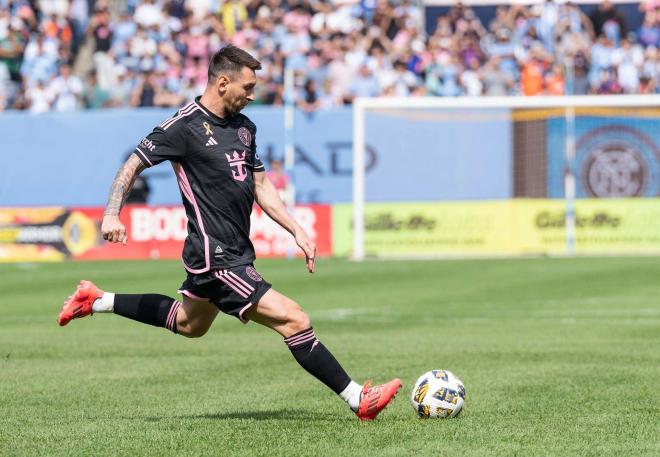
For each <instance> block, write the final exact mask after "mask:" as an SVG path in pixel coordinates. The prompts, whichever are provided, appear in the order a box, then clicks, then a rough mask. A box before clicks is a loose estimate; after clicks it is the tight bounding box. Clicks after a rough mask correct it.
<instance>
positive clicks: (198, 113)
mask: <svg viewBox="0 0 660 457" xmlns="http://www.w3.org/2000/svg"><path fill="white" fill-rule="evenodd" d="M199 98H200V97H197V98H196V99H195V101H194V102H192V103H190V104H188V105H186V106H184V107H183V108H181V109H180V110H179V111H177V113H176V114H175V115H174V116H173V117H171V118H169V119H167V120H166V121H165V122H163V123H162V124H160V125H159V126H158V127H156V128H154V130H153V131H152V132H151V133H150V134H149V136H147V137H146V138H145V139H143V140H142V142H141V143H140V144H139V145H138V147H137V148H136V151H135V153H136V154H137V156H138V157H139V158H140V160H141V161H142V163H143V164H144V165H145V166H146V167H151V166H154V165H156V164H159V163H160V162H163V161H165V160H169V161H170V162H171V163H172V167H173V168H174V172H175V174H176V177H177V180H178V182H179V188H180V190H181V198H182V200H183V204H184V206H185V208H186V214H187V216H188V237H187V238H186V242H185V244H184V247H183V254H182V260H183V264H184V266H185V267H186V269H187V270H188V271H189V272H190V273H195V274H198V273H204V272H207V271H209V270H210V269H215V268H229V267H234V266H237V265H245V264H250V263H252V262H253V261H254V259H255V254H254V247H253V246H252V242H251V241H250V238H249V235H250V213H251V212H252V205H253V204H254V178H253V176H252V172H253V171H264V165H263V163H262V162H261V160H260V159H259V156H258V155H257V146H256V143H255V135H256V132H257V128H256V126H255V125H254V124H253V123H252V122H251V121H250V120H249V119H248V118H247V117H246V116H244V115H243V114H237V115H235V116H232V117H230V118H228V119H222V118H220V117H218V116H216V115H214V114H213V113H211V112H210V111H209V110H208V109H206V108H205V107H204V106H203V105H202V104H201V103H200V101H199Z"/></svg>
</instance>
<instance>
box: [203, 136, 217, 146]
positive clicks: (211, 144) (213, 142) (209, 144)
mask: <svg viewBox="0 0 660 457" xmlns="http://www.w3.org/2000/svg"><path fill="white" fill-rule="evenodd" d="M216 144H218V142H217V141H215V138H213V137H211V138H209V140H208V141H207V142H206V145H207V146H215V145H216Z"/></svg>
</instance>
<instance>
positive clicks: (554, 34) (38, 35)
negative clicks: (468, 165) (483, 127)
mask: <svg viewBox="0 0 660 457" xmlns="http://www.w3.org/2000/svg"><path fill="white" fill-rule="evenodd" d="M639 8H640V16H639V17H640V18H642V19H640V20H639V21H638V22H639V24H637V26H636V27H634V28H631V27H629V26H628V25H627V22H626V20H625V19H626V18H625V17H624V13H623V12H622V11H621V10H620V9H619V6H618V5H615V4H612V3H609V2H604V3H602V4H600V5H598V7H597V8H594V9H592V11H591V13H590V14H588V15H587V14H585V12H584V11H583V10H582V9H581V8H580V7H579V6H577V5H575V4H572V3H561V4H559V3H555V2H554V1H552V0H550V1H547V2H545V3H538V4H534V5H531V6H520V5H502V6H499V7H497V9H496V11H495V14H494V15H492V16H491V17H490V18H489V19H488V20H483V19H482V18H481V17H480V16H479V15H478V14H476V13H475V10H474V9H472V8H470V7H468V6H465V5H462V4H460V3H459V4H456V5H454V6H453V7H451V8H447V10H446V11H445V13H444V14H441V15H439V16H438V17H437V20H435V21H434V23H433V24H432V25H431V26H429V25H428V24H427V23H425V11H424V6H423V4H420V3H419V2H418V1H414V0H360V1H357V0H337V1H320V0H288V1H287V0H127V1H121V2H109V3H108V2H107V0H96V1H94V0H0V110H6V109H17V110H30V111H31V112H34V113H41V112H46V111H51V110H55V111H62V112H64V111H72V110H79V109H84V108H88V109H95V108H102V107H129V106H130V107H146V106H161V107H162V106H165V107H167V106H172V107H174V106H179V105H181V104H182V103H184V102H186V100H189V99H191V98H192V97H194V96H195V95H197V94H199V93H201V92H202V90H203V88H204V86H205V84H206V72H207V64H208V60H209V57H210V56H211V55H212V53H213V52H214V51H215V50H217V49H219V48H220V47H221V46H223V45H224V44H226V43H233V44H235V45H237V46H239V47H242V48H244V49H246V50H248V51H249V52H250V53H252V54H253V55H254V56H255V57H257V58H258V59H259V60H261V62H262V65H263V70H261V71H260V72H259V73H258V77H259V80H260V84H258V86H257V90H258V92H257V101H256V103H258V104H268V105H277V104H282V103H283V101H284V73H285V71H284V70H285V67H286V68H290V69H291V70H292V72H293V74H294V75H295V78H294V80H295V100H296V103H297V105H298V106H299V107H300V108H301V109H304V110H309V111H312V110H315V109H318V108H325V107H335V106H341V105H344V104H350V103H351V100H352V99H353V98H354V97H358V96H377V95H380V96H459V95H470V96H478V95H521V94H523V95H560V94H592V93H593V94H620V93H639V94H646V93H656V92H658V91H660V86H659V85H658V84H657V80H658V73H659V72H660V56H659V54H658V45H659V44H660V0H649V1H647V2H646V3H642V4H640V5H639Z"/></svg>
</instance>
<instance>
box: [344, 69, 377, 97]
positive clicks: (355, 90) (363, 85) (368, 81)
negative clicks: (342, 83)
mask: <svg viewBox="0 0 660 457" xmlns="http://www.w3.org/2000/svg"><path fill="white" fill-rule="evenodd" d="M350 92H351V96H352V97H376V96H377V95H378V94H380V84H379V83H378V79H377V78H376V77H375V76H374V75H373V73H372V72H371V70H370V69H369V66H368V65H367V64H363V65H362V66H360V70H359V71H358V74H357V76H356V77H355V78H354V79H353V82H352V83H351V89H350Z"/></svg>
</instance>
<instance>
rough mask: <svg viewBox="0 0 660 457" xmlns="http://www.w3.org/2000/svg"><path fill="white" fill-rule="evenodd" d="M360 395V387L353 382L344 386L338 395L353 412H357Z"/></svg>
mask: <svg viewBox="0 0 660 457" xmlns="http://www.w3.org/2000/svg"><path fill="white" fill-rule="evenodd" d="M361 393H362V386H361V385H360V384H358V383H357V382H355V381H351V383H350V384H349V385H348V386H346V388H345V389H344V390H342V391H341V392H340V393H339V396H340V397H341V399H342V400H344V401H345V402H346V403H348V406H350V407H351V409H352V410H353V411H355V410H357V408H358V406H360V394H361Z"/></svg>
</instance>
